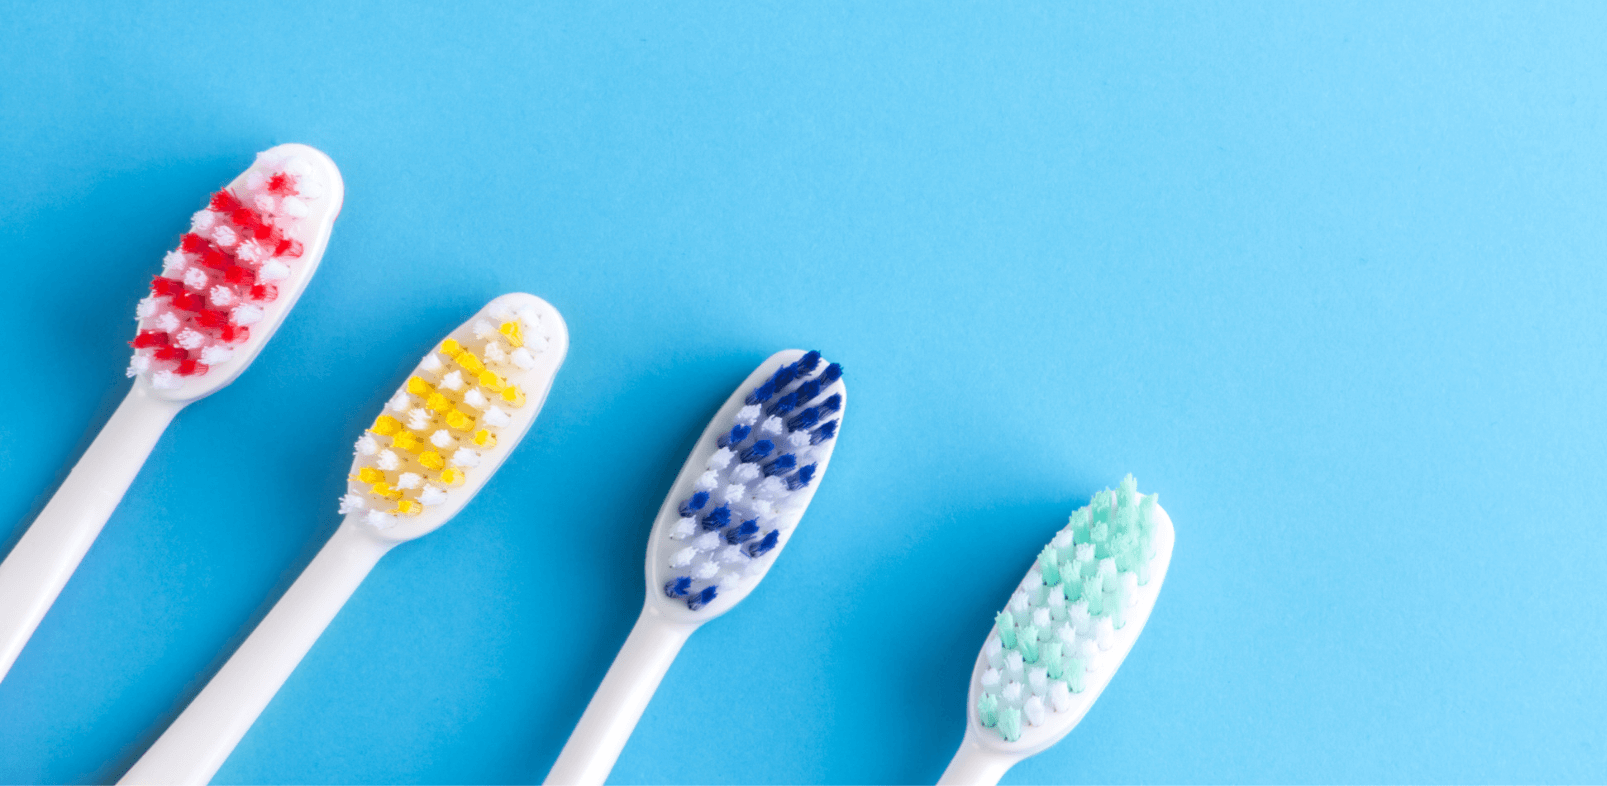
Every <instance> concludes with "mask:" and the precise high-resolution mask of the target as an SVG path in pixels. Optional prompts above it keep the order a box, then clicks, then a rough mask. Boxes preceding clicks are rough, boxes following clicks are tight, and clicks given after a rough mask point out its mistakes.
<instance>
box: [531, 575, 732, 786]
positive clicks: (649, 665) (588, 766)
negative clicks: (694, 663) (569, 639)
mask: <svg viewBox="0 0 1607 786" xmlns="http://www.w3.org/2000/svg"><path fill="white" fill-rule="evenodd" d="M701 624H702V623H693V624H688V623H685V622H673V621H671V620H669V619H667V618H665V617H664V616H663V615H662V614H660V613H659V612H658V610H657V609H655V608H654V606H653V604H652V603H651V602H648V603H647V604H645V605H644V606H643V607H642V615H641V616H640V617H637V618H636V627H634V628H631V635H630V637H629V638H627V639H625V646H623V647H620V648H619V654H618V655H616V656H615V657H614V665H612V666H609V667H608V674H607V675H605V676H604V677H603V683H602V684H601V685H599V686H597V693H595V694H593V695H592V697H591V703H590V704H587V705H586V712H585V714H583V715H581V716H580V723H579V724H577V725H576V726H575V730H574V732H573V733H571V734H570V735H569V742H566V743H564V749H563V752H562V753H559V754H558V761H557V762H555V763H554V764H553V765H552V771H551V772H548V773H547V780H546V781H545V782H546V783H549V784H562V785H563V786H572V785H579V786H600V784H602V782H603V781H605V780H607V779H608V773H609V772H610V771H611V770H613V769H614V762H615V761H617V760H618V759H619V752H620V751H622V750H624V749H625V742H626V741H627V740H629V739H630V738H631V732H632V731H634V730H635V729H636V722H637V721H639V720H641V719H642V712H643V711H645V710H646V709H647V703H648V702H649V701H652V699H653V692H654V691H656V690H658V684H659V682H661V681H662V680H663V679H664V674H665V672H668V671H669V670H670V664H671V663H674V662H675V656H676V655H677V654H679V653H680V651H681V646H682V645H684V644H686V640H687V638H688V637H690V636H691V635H692V631H695V630H697V629H698V625H701Z"/></svg>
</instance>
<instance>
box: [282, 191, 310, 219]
mask: <svg viewBox="0 0 1607 786" xmlns="http://www.w3.org/2000/svg"><path fill="white" fill-rule="evenodd" d="M279 211H280V212H282V213H284V214H285V215H287V216H290V217H291V218H306V217H307V212H308V211H307V203H306V202H303V201H301V200H300V199H297V198H296V197H293V196H287V197H285V198H284V199H282V200H280V201H279Z"/></svg>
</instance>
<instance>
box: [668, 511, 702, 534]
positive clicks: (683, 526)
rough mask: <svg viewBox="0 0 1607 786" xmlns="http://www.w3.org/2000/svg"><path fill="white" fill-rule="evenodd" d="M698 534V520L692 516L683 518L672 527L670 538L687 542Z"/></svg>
mask: <svg viewBox="0 0 1607 786" xmlns="http://www.w3.org/2000/svg"><path fill="white" fill-rule="evenodd" d="M696 534H697V519H695V518H692V517H691V516H682V517H681V518H680V519H679V520H677V521H676V522H675V526H673V527H670V537H672V538H675V539H676V540H686V539H687V538H690V537H692V536H693V535H696Z"/></svg>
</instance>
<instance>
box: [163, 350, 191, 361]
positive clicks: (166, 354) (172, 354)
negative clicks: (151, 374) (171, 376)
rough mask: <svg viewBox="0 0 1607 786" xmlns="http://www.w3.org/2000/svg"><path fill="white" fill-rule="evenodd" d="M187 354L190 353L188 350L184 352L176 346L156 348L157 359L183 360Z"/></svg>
mask: <svg viewBox="0 0 1607 786" xmlns="http://www.w3.org/2000/svg"><path fill="white" fill-rule="evenodd" d="M189 356H190V354H189V353H188V352H185V351H184V350H182V349H179V348H178V347H162V348H161V349H158V350H156V359H157V360H183V359H185V358H187V357H189Z"/></svg>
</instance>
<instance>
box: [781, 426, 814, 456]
mask: <svg viewBox="0 0 1607 786" xmlns="http://www.w3.org/2000/svg"><path fill="white" fill-rule="evenodd" d="M786 439H787V447H788V448H791V449H792V450H793V451H798V452H800V456H799V458H800V459H801V458H802V455H801V451H803V450H806V449H807V448H808V447H809V432H807V431H794V432H792V433H791V434H788V435H787V437H786Z"/></svg>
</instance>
